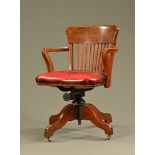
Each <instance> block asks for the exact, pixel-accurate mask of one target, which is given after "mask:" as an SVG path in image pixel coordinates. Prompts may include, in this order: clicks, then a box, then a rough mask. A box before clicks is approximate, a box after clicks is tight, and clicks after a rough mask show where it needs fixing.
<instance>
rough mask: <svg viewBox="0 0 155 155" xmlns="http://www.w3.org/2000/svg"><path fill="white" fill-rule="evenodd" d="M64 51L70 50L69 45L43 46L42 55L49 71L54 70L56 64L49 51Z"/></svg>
mask: <svg viewBox="0 0 155 155" xmlns="http://www.w3.org/2000/svg"><path fill="white" fill-rule="evenodd" d="M62 51H69V48H68V47H60V48H43V49H42V56H43V58H44V60H45V63H46V66H47V70H48V72H50V71H54V65H53V62H52V59H51V57H50V56H49V54H48V52H62Z"/></svg>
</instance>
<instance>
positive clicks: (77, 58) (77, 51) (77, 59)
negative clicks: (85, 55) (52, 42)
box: [76, 44, 79, 70]
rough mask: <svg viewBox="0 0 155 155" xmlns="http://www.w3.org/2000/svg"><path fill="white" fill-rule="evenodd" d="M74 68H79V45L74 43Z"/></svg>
mask: <svg viewBox="0 0 155 155" xmlns="http://www.w3.org/2000/svg"><path fill="white" fill-rule="evenodd" d="M76 69H77V70H79V45H78V44H76Z"/></svg>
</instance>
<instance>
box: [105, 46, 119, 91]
mask: <svg viewBox="0 0 155 155" xmlns="http://www.w3.org/2000/svg"><path fill="white" fill-rule="evenodd" d="M117 51H118V48H105V49H104V50H103V52H102V57H103V64H104V71H103V72H104V74H105V75H106V76H107V78H106V83H105V87H106V88H109V87H110V85H111V75H112V66H113V59H114V53H115V52H117Z"/></svg>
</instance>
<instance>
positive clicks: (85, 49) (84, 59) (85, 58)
mask: <svg viewBox="0 0 155 155" xmlns="http://www.w3.org/2000/svg"><path fill="white" fill-rule="evenodd" d="M86 61H87V44H83V67H84V68H83V69H84V70H86Z"/></svg>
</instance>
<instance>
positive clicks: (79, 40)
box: [36, 25, 119, 141]
mask: <svg viewBox="0 0 155 155" xmlns="http://www.w3.org/2000/svg"><path fill="white" fill-rule="evenodd" d="M118 31H119V28H118V27H117V26H115V25H91V26H69V27H67V29H66V34H67V39H68V47H61V48H43V50H42V55H43V58H44V60H45V63H46V65H47V70H48V72H47V73H43V74H40V75H38V76H37V77H36V82H37V84H38V85H46V86H52V87H57V88H58V89H60V90H61V91H64V92H65V93H64V95H63V98H64V100H65V101H70V100H71V101H72V102H71V103H70V104H68V105H66V106H64V108H63V109H62V110H61V111H60V112H59V113H58V114H56V115H51V116H50V117H49V125H48V127H47V128H46V129H45V132H44V136H45V137H46V138H47V139H48V141H50V139H49V138H50V137H51V136H52V135H53V133H54V132H55V131H56V130H58V129H60V128H61V127H63V126H64V125H65V124H66V123H67V122H68V121H73V120H78V124H79V125H80V124H81V120H89V121H91V122H92V123H93V124H94V125H95V126H97V127H99V128H101V129H103V130H104V132H105V134H106V135H107V138H108V139H110V137H111V135H112V134H113V128H112V125H111V122H112V116H111V114H110V113H103V112H101V111H100V110H98V109H97V108H96V107H95V105H93V104H90V103H86V102H85V100H84V99H83V97H84V96H85V92H86V91H89V90H92V89H93V88H95V87H97V86H104V87H105V88H109V87H110V84H111V73H112V65H113V58H114V54H115V52H116V51H117V48H116V38H117V34H118ZM62 51H64V52H66V53H68V55H69V68H68V70H59V71H55V70H54V65H53V62H52V59H51V58H50V57H49V55H48V53H49V52H62ZM60 63H61V62H60Z"/></svg>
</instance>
